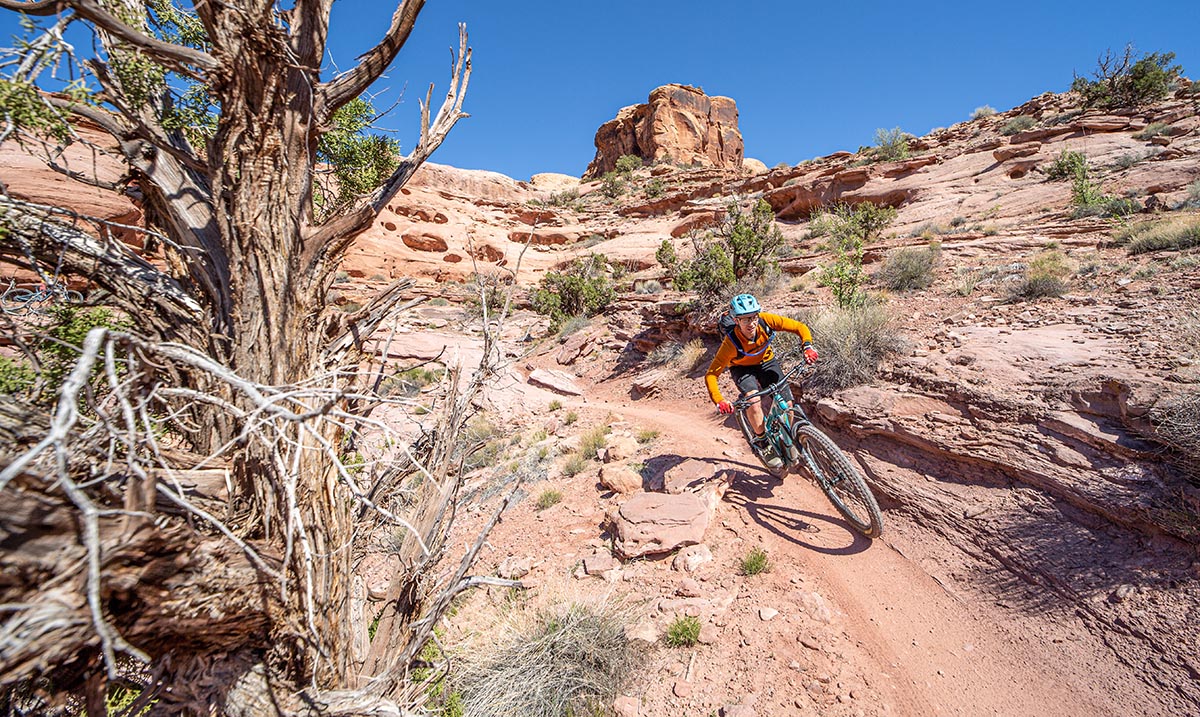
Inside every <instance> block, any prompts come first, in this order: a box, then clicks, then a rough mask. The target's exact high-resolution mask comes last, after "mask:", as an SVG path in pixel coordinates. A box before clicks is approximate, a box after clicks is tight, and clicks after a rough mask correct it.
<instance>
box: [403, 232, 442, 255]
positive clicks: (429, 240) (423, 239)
mask: <svg viewBox="0 0 1200 717" xmlns="http://www.w3.org/2000/svg"><path fill="white" fill-rule="evenodd" d="M401 241H403V242H404V246H406V247H408V248H409V249H416V250H417V251H436V252H443V251H446V250H447V249H449V248H450V245H449V244H448V243H447V242H446V240H445V239H443V238H442V237H440V236H436V235H434V234H429V233H423V234H405V235H404V236H403V237H401Z"/></svg>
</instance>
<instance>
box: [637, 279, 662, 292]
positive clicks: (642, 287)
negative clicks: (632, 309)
mask: <svg viewBox="0 0 1200 717" xmlns="http://www.w3.org/2000/svg"><path fill="white" fill-rule="evenodd" d="M662 290H663V286H662V283H661V282H659V281H658V280H657V279H649V280H647V281H643V282H642V283H641V284H639V285H638V288H637V291H636V292H635V293H638V294H659V293H662Z"/></svg>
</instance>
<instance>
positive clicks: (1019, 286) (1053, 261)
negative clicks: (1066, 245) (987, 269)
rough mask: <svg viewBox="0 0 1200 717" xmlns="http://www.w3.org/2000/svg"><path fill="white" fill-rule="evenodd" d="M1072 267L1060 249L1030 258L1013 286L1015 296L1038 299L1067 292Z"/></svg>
mask: <svg viewBox="0 0 1200 717" xmlns="http://www.w3.org/2000/svg"><path fill="white" fill-rule="evenodd" d="M1070 274H1071V269H1070V267H1069V266H1068V265H1067V260H1066V257H1065V256H1063V254H1062V252H1060V251H1058V250H1050V251H1045V252H1042V253H1041V254H1038V255H1037V256H1035V257H1034V258H1033V259H1032V260H1030V262H1029V265H1028V266H1027V267H1026V268H1025V272H1024V274H1023V275H1022V276H1021V278H1020V279H1019V280H1018V281H1017V282H1016V284H1014V285H1013V287H1012V295H1013V297H1014V298H1018V299H1025V300H1036V299H1042V298H1047V297H1056V296H1062V295H1063V294H1065V293H1067V288H1068V284H1067V277H1068V276H1070Z"/></svg>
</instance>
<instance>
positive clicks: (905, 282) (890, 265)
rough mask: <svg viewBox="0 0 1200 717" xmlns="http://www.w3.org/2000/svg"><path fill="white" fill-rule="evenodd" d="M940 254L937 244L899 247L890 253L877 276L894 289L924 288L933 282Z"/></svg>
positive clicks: (885, 284) (882, 282) (881, 281)
mask: <svg viewBox="0 0 1200 717" xmlns="http://www.w3.org/2000/svg"><path fill="white" fill-rule="evenodd" d="M940 256H941V250H940V249H939V248H938V247H936V246H929V247H921V248H915V247H909V248H905V249H899V250H897V251H894V252H892V253H890V254H888V258H887V261H885V262H884V263H883V268H882V269H880V270H879V273H877V274H876V275H875V278H876V279H877V280H879V282H880V283H881V284H883V285H884V286H886V287H887V288H889V289H891V290H893V291H904V290H907V289H924V288H926V287H927V286H929V285H930V284H931V283H933V267H934V265H935V264H937V260H938V257H940Z"/></svg>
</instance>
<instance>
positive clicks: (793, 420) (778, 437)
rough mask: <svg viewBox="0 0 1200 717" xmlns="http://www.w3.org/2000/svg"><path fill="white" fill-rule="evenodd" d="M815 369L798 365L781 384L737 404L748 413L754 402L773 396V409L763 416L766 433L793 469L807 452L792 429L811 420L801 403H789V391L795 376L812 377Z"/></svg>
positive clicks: (754, 393) (751, 394) (740, 399)
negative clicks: (787, 391)
mask: <svg viewBox="0 0 1200 717" xmlns="http://www.w3.org/2000/svg"><path fill="white" fill-rule="evenodd" d="M813 370H815V369H813V368H812V367H811V366H808V365H807V364H803V363H801V364H797V365H796V366H795V367H793V368H792V369H791V370H790V371H788V372H787V373H785V374H784V375H783V379H782V380H781V381H778V382H777V383H773V384H771V385H770V386H767V387H766V388H763V389H760V390H758V391H755V392H753V393H747V394H745V395H743V396H742V397H741V398H739V399H738V400H737V401H735V402H734V404H733V406H734V408H735V409H737V410H738V411H739V412H742V413H744V412H745V410H746V408H747V407H749V406H750V403H751V402H752V401H754V400H756V399H758V398H761V397H763V396H768V395H769V396H770V397H771V409H770V410H769V411H767V412H766V413H764V414H763V429H764V431H765V432H766V435H767V440H768V441H770V443H771V445H772V447H774V448H775V452H776V454H777V455H778V456H779V457H780V458H781V459H783V461H784V462H786V463H787V465H788V466H789V467H794V466H797V465H799V464H800V461H801V460H802V456H803V452H802V451H801V450H800V448H799V447H798V446H796V442H795V441H794V440H792V426H793V425H797V424H799V425H804V424H807V423H811V421H809V420H808V414H806V413H805V412H804V409H803V408H802V407H801V406H800V403H799V402H793V401H788V400H787V397H786V392H785V389H786V388H787V385H788V383H789V382H790V381H791V380H792V379H793V378H794V377H795V378H800V377H803V376H805V375H808V374H811V373H812V372H813ZM742 420H745V419H744V418H743V419H742Z"/></svg>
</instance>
